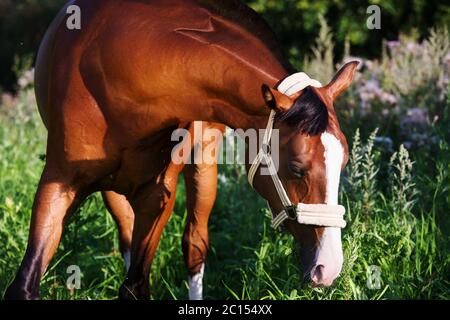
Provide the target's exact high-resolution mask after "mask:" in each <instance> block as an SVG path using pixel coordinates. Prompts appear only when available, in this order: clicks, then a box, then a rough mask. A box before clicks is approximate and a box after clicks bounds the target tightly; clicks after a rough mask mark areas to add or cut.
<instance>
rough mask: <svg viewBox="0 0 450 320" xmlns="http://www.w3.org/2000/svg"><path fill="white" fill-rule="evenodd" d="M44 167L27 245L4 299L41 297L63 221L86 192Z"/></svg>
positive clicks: (75, 207)
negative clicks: (42, 285)
mask: <svg viewBox="0 0 450 320" xmlns="http://www.w3.org/2000/svg"><path fill="white" fill-rule="evenodd" d="M55 172H57V171H56V170H52V169H49V168H48V166H46V167H45V169H44V172H43V173H42V176H41V180H40V182H39V187H38V190H37V193H36V196H35V199H34V204H33V209H32V218H31V224H30V232H29V238H28V246H27V249H26V252H25V256H24V258H23V260H22V263H21V265H20V268H19V271H18V273H17V275H16V277H15V279H14V281H13V282H12V283H11V284H10V286H9V287H8V289H7V291H6V293H5V299H26V300H29V299H39V285H40V280H41V277H42V276H43V274H44V272H45V270H46V269H47V267H48V265H49V263H50V261H51V259H52V257H53V255H54V253H55V251H56V249H57V247H58V244H59V242H60V239H61V234H62V231H63V227H64V223H65V221H66V218H67V217H68V215H69V214H70V213H72V212H74V211H75V210H76V209H77V208H78V205H79V203H80V202H81V201H82V200H83V199H84V198H85V197H86V196H87V194H82V192H81V190H80V188H79V187H74V186H73V185H71V184H70V183H68V182H66V181H70V180H68V179H67V180H66V181H64V180H61V177H60V176H59V175H55Z"/></svg>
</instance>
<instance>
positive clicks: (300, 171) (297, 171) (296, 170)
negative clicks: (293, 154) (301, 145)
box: [288, 164, 305, 178]
mask: <svg viewBox="0 0 450 320" xmlns="http://www.w3.org/2000/svg"><path fill="white" fill-rule="evenodd" d="M288 168H289V171H290V172H291V173H292V174H293V175H294V176H296V177H297V178H303V177H304V176H305V170H303V169H301V168H299V167H298V166H296V165H294V164H290V165H288Z"/></svg>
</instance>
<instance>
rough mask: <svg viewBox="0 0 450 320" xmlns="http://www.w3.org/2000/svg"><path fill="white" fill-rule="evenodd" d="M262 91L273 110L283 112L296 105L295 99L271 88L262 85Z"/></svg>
mask: <svg viewBox="0 0 450 320" xmlns="http://www.w3.org/2000/svg"><path fill="white" fill-rule="evenodd" d="M261 90H262V94H263V97H264V101H265V102H266V105H267V106H268V107H269V108H270V109H272V110H275V111H279V112H283V111H287V110H289V109H290V108H291V107H292V106H293V105H294V102H295V99H292V97H288V96H287V95H284V94H282V93H281V92H279V91H278V90H275V89H272V88H270V87H269V86H268V85H266V84H263V85H262V87H261Z"/></svg>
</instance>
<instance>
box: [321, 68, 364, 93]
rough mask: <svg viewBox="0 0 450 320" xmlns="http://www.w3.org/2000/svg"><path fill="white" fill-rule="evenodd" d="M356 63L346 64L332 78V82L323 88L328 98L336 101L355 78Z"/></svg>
mask: <svg viewBox="0 0 450 320" xmlns="http://www.w3.org/2000/svg"><path fill="white" fill-rule="evenodd" d="M358 65H359V62H358V61H351V62H349V63H346V64H345V65H344V66H343V67H342V68H341V69H340V70H339V71H338V72H337V73H336V75H335V76H334V78H333V80H331V82H330V83H329V84H328V85H327V86H326V87H325V88H326V89H327V91H328V93H329V94H330V96H331V97H332V98H333V100H334V99H336V98H337V97H338V96H339V95H340V94H341V93H342V92H344V90H345V89H347V88H348V87H349V86H350V85H351V83H352V81H353V78H354V77H355V73H356V68H357V67H358Z"/></svg>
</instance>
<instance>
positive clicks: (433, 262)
mask: <svg viewBox="0 0 450 320" xmlns="http://www.w3.org/2000/svg"><path fill="white" fill-rule="evenodd" d="M29 94H30V92H28V93H27V92H22V93H21V100H20V101H21V102H20V103H19V105H18V106H17V108H16V110H14V112H12V114H14V116H8V115H3V116H1V115H0V295H3V292H4V291H5V289H6V287H7V286H8V284H9V283H10V281H11V280H12V278H13V276H14V274H15V272H16V270H17V268H18V266H19V263H20V260H21V258H22V256H23V254H24V251H25V247H26V241H27V234H28V225H29V221H30V216H31V206H32V201H33V197H34V193H35V189H36V186H37V182H38V179H39V176H40V173H41V171H42V168H43V165H44V162H43V160H42V158H43V157H42V155H43V154H44V153H45V140H46V131H45V128H44V127H43V125H42V124H41V121H40V118H39V116H38V114H37V111H36V108H35V106H33V105H31V106H30V105H29V103H28V102H27V100H28V99H27V96H28V95H29ZM436 130H437V134H439V128H436ZM349 132H350V133H351V135H348V138H349V140H350V141H351V142H352V145H353V152H352V157H351V158H352V159H351V163H350V165H349V167H348V168H347V170H346V172H345V174H344V178H343V180H344V181H343V184H342V188H341V194H340V198H341V203H342V204H344V205H345V206H346V208H347V212H348V215H347V220H348V227H347V228H346V229H344V231H343V244H344V251H345V265H344V269H343V272H342V275H341V276H340V278H339V279H338V280H337V282H336V283H335V285H334V286H332V287H331V288H327V289H323V288H315V289H314V288H310V287H307V286H303V287H302V286H300V274H299V263H298V260H299V259H298V256H297V254H296V248H295V245H294V242H293V240H292V239H291V237H290V236H289V235H281V234H279V233H277V232H275V231H274V230H272V229H271V228H270V218H269V216H268V212H267V210H266V209H265V202H264V201H263V200H262V199H261V198H260V197H259V196H258V195H257V194H256V193H255V192H254V191H253V190H252V189H251V188H250V187H249V186H248V184H247V182H246V176H245V174H244V172H243V171H242V168H239V167H233V166H222V167H221V168H220V174H221V176H223V177H226V179H224V178H221V179H220V186H219V192H218V199H217V202H216V205H215V207H214V210H213V213H212V217H211V222H210V238H211V239H210V240H211V250H210V254H209V259H208V261H207V265H206V274H205V279H204V294H205V298H206V299H449V298H450V255H449V253H450V237H449V230H450V228H449V221H450V219H449V218H450V217H449V215H450V211H449V202H450V196H449V148H448V143H447V142H446V140H445V138H443V136H442V135H441V142H440V144H439V147H438V148H437V150H435V151H434V152H435V153H434V154H433V155H432V156H430V155H429V154H428V152H427V151H424V152H422V153H421V152H420V150H419V151H417V152H416V153H415V154H414V156H413V160H414V161H415V163H412V164H411V163H410V157H409V155H408V154H407V152H406V151H405V150H404V149H400V151H399V152H398V153H397V154H396V156H394V157H392V154H391V153H389V152H387V151H384V150H383V149H382V148H381V147H379V146H377V145H376V144H375V145H373V137H374V136H372V137H371V138H370V137H369V138H367V137H365V138H362V139H360V138H359V136H356V139H350V138H351V136H352V135H354V133H355V131H354V130H353V131H351V130H349V129H348V130H347V133H349ZM364 135H365V134H364ZM391 158H392V159H391ZM389 159H391V161H389ZM184 196H185V190H184V186H183V184H182V183H180V185H179V188H178V195H177V200H176V205H175V209H174V213H173V215H172V218H171V219H170V222H169V224H168V226H167V228H166V229H165V231H164V234H163V237H162V241H161V243H160V246H159V250H158V252H157V255H156V258H155V260H154V263H153V266H152V273H151V280H150V281H151V288H152V295H151V298H152V299H186V298H187V295H188V290H187V281H186V270H185V268H184V264H183V259H182V252H181V235H182V231H183V228H184V222H185V218H186V212H185V197H184ZM73 264H75V265H78V266H79V267H80V268H81V271H82V274H83V277H82V285H81V289H80V290H74V291H70V290H68V289H67V288H66V287H65V282H66V279H67V277H68V276H69V274H67V273H66V270H67V267H68V266H70V265H73ZM369 266H377V267H379V268H380V270H381V283H380V288H379V289H369V288H368V286H367V270H368V268H369ZM123 279H124V263H123V262H122V259H121V257H120V254H119V251H118V239H117V230H116V228H115V224H114V222H113V220H112V219H111V217H110V216H109V214H108V213H107V212H106V210H105V208H104V206H103V203H102V201H101V198H100V197H99V195H98V194H96V195H93V196H91V197H90V198H89V199H88V200H87V201H86V202H85V203H84V205H83V206H82V208H81V209H80V210H79V212H78V214H77V215H75V216H74V218H73V219H72V221H71V223H70V225H69V226H68V227H67V228H66V230H65V233H64V236H63V239H62V242H61V244H60V246H59V249H58V251H57V254H56V256H55V257H54V259H53V262H52V264H51V266H50V268H49V269H48V271H47V273H46V274H45V276H44V278H43V280H42V286H41V296H42V298H43V299H115V298H116V297H117V292H118V289H119V287H120V285H121V283H122V281H123Z"/></svg>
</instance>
